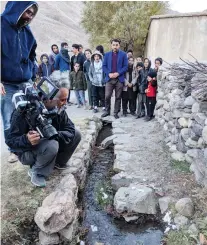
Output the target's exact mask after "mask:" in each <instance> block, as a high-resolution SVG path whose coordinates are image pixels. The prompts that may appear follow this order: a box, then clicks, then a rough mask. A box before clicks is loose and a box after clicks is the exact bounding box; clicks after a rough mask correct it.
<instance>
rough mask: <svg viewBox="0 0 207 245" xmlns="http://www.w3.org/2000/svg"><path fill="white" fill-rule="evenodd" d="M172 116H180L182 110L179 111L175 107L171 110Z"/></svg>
mask: <svg viewBox="0 0 207 245" xmlns="http://www.w3.org/2000/svg"><path fill="white" fill-rule="evenodd" d="M172 117H173V118H180V117H182V112H181V111H179V110H177V109H175V110H173V112H172Z"/></svg>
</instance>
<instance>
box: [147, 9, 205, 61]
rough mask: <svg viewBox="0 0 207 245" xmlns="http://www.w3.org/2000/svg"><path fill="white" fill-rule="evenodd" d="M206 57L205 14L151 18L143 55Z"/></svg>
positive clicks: (174, 57) (171, 59)
mask: <svg viewBox="0 0 207 245" xmlns="http://www.w3.org/2000/svg"><path fill="white" fill-rule="evenodd" d="M188 53H190V54H192V55H193V56H194V57H196V58H197V59H198V60H202V61H204V60H207V14H206V15H204V14H203V16H201V15H200V16H199V15H196V16H183V17H181V16H179V17H171V18H163V17H160V18H158V17H157V18H156V17H155V18H152V20H151V24H150V28H149V33H148V37H147V40H146V45H145V57H150V58H151V59H152V60H153V59H154V58H156V57H158V56H160V57H162V58H163V59H164V60H166V61H177V60H179V57H181V58H184V59H188V60H192V58H191V57H190V56H189V55H188Z"/></svg>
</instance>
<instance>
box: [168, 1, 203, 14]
mask: <svg viewBox="0 0 207 245" xmlns="http://www.w3.org/2000/svg"><path fill="white" fill-rule="evenodd" d="M169 2H170V5H171V9H172V10H175V11H178V12H181V13H187V12H200V11H203V10H206V9H207V0H170V1H169Z"/></svg>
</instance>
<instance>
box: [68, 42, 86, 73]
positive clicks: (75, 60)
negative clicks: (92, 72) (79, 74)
mask: <svg viewBox="0 0 207 245" xmlns="http://www.w3.org/2000/svg"><path fill="white" fill-rule="evenodd" d="M79 48H80V47H79V45H78V44H73V45H72V51H73V54H74V55H73V56H72V57H71V70H72V71H74V65H75V63H78V64H79V65H80V71H83V63H84V62H85V60H86V58H85V56H84V55H83V54H81V53H80V52H79Z"/></svg>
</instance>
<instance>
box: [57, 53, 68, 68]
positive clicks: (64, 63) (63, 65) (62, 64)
mask: <svg viewBox="0 0 207 245" xmlns="http://www.w3.org/2000/svg"><path fill="white" fill-rule="evenodd" d="M54 69H55V70H60V71H61V72H64V71H70V70H71V66H70V63H68V62H67V61H66V60H64V59H63V57H62V56H61V54H60V53H59V54H58V55H56V57H55V64H54Z"/></svg>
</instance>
